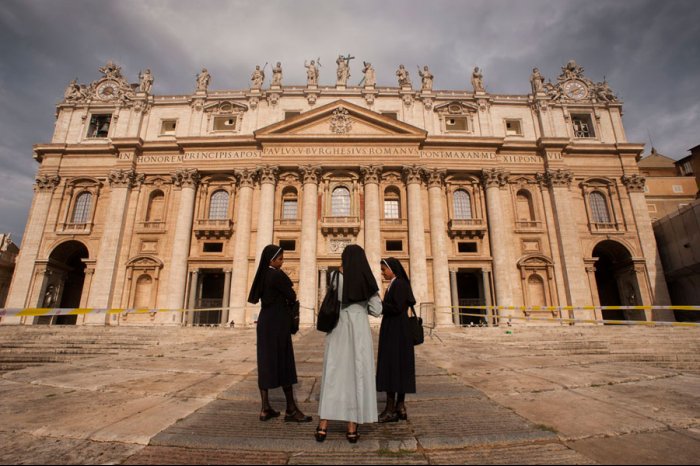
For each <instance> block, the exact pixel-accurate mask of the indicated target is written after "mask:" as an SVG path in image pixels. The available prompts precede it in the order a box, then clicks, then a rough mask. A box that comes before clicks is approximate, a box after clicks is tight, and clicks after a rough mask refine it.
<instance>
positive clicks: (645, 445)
mask: <svg viewBox="0 0 700 466" xmlns="http://www.w3.org/2000/svg"><path fill="white" fill-rule="evenodd" d="M567 445H568V446H569V447H571V448H572V449H574V450H576V451H577V452H579V453H581V454H583V455H585V456H587V457H589V458H592V459H594V460H596V461H599V462H600V463H606V464H698V462H700V439H697V438H692V437H690V436H688V435H684V434H683V433H678V432H673V431H664V432H650V433H641V434H630V435H623V436H619V437H608V438H594V439H587V440H579V441H575V442H567Z"/></svg>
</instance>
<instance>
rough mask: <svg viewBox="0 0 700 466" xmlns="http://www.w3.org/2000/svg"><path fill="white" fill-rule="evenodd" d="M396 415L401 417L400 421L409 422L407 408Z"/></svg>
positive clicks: (398, 411)
mask: <svg viewBox="0 0 700 466" xmlns="http://www.w3.org/2000/svg"><path fill="white" fill-rule="evenodd" d="M396 414H397V415H398V416H399V420H400V421H407V420H408V413H407V412H406V408H403V409H399V410H397V411H396Z"/></svg>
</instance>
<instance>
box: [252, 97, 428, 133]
mask: <svg viewBox="0 0 700 466" xmlns="http://www.w3.org/2000/svg"><path fill="white" fill-rule="evenodd" d="M426 136H427V132H426V131H425V130H423V129H421V128H417V127H415V126H413V125H409V124H407V123H403V122H400V121H398V120H396V119H394V118H390V117H388V116H386V115H382V114H379V113H377V112H373V111H372V110H368V109H366V108H363V107H360V106H358V105H355V104H352V103H350V102H347V101H344V100H337V101H335V102H331V103H330V104H327V105H324V106H322V107H319V108H317V109H313V110H310V111H308V112H305V113H302V114H300V115H297V116H294V117H292V118H287V119H286V120H284V121H280V122H279V123H275V124H272V125H270V126H267V127H265V128H261V129H259V130H258V131H256V132H255V138H256V139H258V140H263V141H264V140H287V139H290V140H309V139H338V140H352V139H367V138H371V139H379V140H381V139H392V140H395V139H399V140H423V139H425V138H426Z"/></svg>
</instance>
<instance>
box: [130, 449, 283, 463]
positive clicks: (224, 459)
mask: <svg viewBox="0 0 700 466" xmlns="http://www.w3.org/2000/svg"><path fill="white" fill-rule="evenodd" d="M288 458H289V455H288V454H287V453H283V452H270V451H255V450H252V451H245V450H207V449H203V448H198V449H191V448H182V447H160V446H148V447H146V448H144V449H143V450H141V451H140V452H138V453H136V454H135V455H133V456H131V457H130V458H128V459H127V460H126V461H124V462H123V463H122V464H182V465H188V464H287V461H288Z"/></svg>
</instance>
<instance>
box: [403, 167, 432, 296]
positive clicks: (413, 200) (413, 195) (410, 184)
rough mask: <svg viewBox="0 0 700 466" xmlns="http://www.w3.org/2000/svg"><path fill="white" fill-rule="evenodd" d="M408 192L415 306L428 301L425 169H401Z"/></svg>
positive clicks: (409, 244)
mask: <svg viewBox="0 0 700 466" xmlns="http://www.w3.org/2000/svg"><path fill="white" fill-rule="evenodd" d="M403 175H404V181H405V183H406V191H407V192H408V212H409V214H408V251H409V267H410V269H411V276H410V278H411V286H412V288H413V294H414V296H415V298H416V301H417V304H418V305H420V303H422V302H426V301H427V300H428V273H427V259H426V252H425V221H424V219H423V196H422V185H423V177H424V176H425V169H424V168H423V167H420V166H418V165H411V166H404V167H403Z"/></svg>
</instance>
